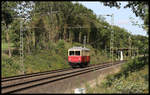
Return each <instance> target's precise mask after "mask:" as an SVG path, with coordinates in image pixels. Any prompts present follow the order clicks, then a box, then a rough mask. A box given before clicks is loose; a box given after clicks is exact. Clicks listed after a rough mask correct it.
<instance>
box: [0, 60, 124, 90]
mask: <svg viewBox="0 0 150 95" xmlns="http://www.w3.org/2000/svg"><path fill="white" fill-rule="evenodd" d="M123 62H124V61H121V62H120V61H117V62H114V63H113V64H112V63H107V64H97V65H91V66H88V67H87V68H77V69H71V68H68V69H64V70H63V69H60V70H56V71H51V72H49V73H48V72H45V73H44V72H43V73H42V72H41V73H39V74H38V73H34V74H28V75H24V76H23V75H20V76H15V77H14V78H13V77H9V78H8V79H7V78H6V79H3V80H1V84H2V85H1V89H2V93H14V92H17V91H21V90H24V89H32V87H35V86H40V85H44V84H47V83H51V82H54V81H58V80H62V79H66V78H69V77H73V76H77V75H80V74H84V73H88V72H92V71H95V70H99V69H102V68H106V67H110V66H112V65H115V64H119V63H123Z"/></svg>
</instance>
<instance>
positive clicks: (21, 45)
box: [20, 19, 25, 74]
mask: <svg viewBox="0 0 150 95" xmlns="http://www.w3.org/2000/svg"><path fill="white" fill-rule="evenodd" d="M22 20H23V19H20V63H21V68H22V73H23V74H24V73H25V72H24V70H25V69H24V63H23V61H24V60H23V57H24V54H23V31H22V22H23V21H22Z"/></svg>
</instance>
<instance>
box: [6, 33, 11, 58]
mask: <svg viewBox="0 0 150 95" xmlns="http://www.w3.org/2000/svg"><path fill="white" fill-rule="evenodd" d="M6 38H7V43H8V51H9V58H10V57H11V48H10V39H9V34H8V32H7V33H6Z"/></svg>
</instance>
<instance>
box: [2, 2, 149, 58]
mask: <svg viewBox="0 0 150 95" xmlns="http://www.w3.org/2000/svg"><path fill="white" fill-rule="evenodd" d="M1 4H2V22H3V23H2V41H3V42H4V43H8V44H12V43H13V45H14V46H13V47H14V48H16V49H18V48H19V47H20V38H19V37H20V31H23V37H24V45H23V46H24V50H25V52H24V53H25V54H31V53H33V52H35V51H38V50H49V49H51V48H52V47H51V46H50V44H51V43H55V42H57V41H58V40H59V39H64V40H65V41H66V42H70V43H72V42H78V43H83V42H84V36H86V38H87V39H86V42H87V44H90V45H91V46H93V47H94V48H97V49H99V50H104V49H109V47H110V32H111V31H112V29H111V25H110V24H109V23H107V22H106V21H105V20H104V19H103V18H101V17H98V16H96V15H95V14H94V13H93V11H92V10H90V9H87V8H86V7H84V6H83V5H81V4H79V3H72V2H36V1H35V2H28V1H26V2H20V1H18V2H9V1H7V2H2V3H1ZM29 9H30V10H29ZM24 11H25V12H24ZM19 17H24V18H25V19H24V20H23V21H22V23H21V19H16V18H19ZM21 25H22V27H21ZM20 29H21V30H20ZM113 31H114V32H115V38H114V39H115V40H114V47H117V48H128V47H129V43H128V38H129V36H131V39H132V40H133V43H132V47H137V48H139V50H142V49H140V48H141V47H145V45H147V46H146V47H148V44H147V43H148V42H147V40H148V39H147V37H145V36H134V35H131V34H130V33H128V32H127V30H125V29H123V28H120V27H118V26H113ZM139 41H141V42H139ZM137 42H139V43H138V44H137ZM143 43H146V44H143ZM11 48H12V47H11V46H10V45H8V49H9V55H10V56H11V55H14V54H12V53H13V51H12V49H11ZM140 52H142V51H140ZM15 53H16V52H15ZM16 54H17V53H16Z"/></svg>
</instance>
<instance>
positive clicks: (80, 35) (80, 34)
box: [79, 32, 82, 43]
mask: <svg viewBox="0 0 150 95" xmlns="http://www.w3.org/2000/svg"><path fill="white" fill-rule="evenodd" d="M81 37H82V32H79V43H81Z"/></svg>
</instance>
